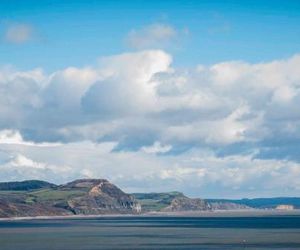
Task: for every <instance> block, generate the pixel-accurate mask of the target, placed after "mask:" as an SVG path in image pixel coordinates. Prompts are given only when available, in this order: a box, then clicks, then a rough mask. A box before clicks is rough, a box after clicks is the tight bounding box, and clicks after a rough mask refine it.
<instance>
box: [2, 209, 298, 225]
mask: <svg viewBox="0 0 300 250" xmlns="http://www.w3.org/2000/svg"><path fill="white" fill-rule="evenodd" d="M262 216H263V217H272V216H300V209H294V210H276V209H245V210H214V211H182V212H148V213H142V214H97V215H81V214H79V215H53V216H51V215H50V216H49V215H45V216H43V215H41V216H25V217H24V216H23V217H7V218H6V217H5V218H0V222H2V221H25V220H60V219H62V220H64V219H92V218H110V217H111V218H118V217H129V218H130V217H154V218H155V217H199V218H205V217H208V218H209V217H233V218H234V217H262Z"/></svg>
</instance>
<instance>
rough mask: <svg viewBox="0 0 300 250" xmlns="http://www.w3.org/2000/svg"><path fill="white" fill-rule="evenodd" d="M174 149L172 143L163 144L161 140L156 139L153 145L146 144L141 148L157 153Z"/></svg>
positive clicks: (147, 151) (149, 152)
mask: <svg viewBox="0 0 300 250" xmlns="http://www.w3.org/2000/svg"><path fill="white" fill-rule="evenodd" d="M171 149H172V146H171V145H162V144H161V143H160V142H158V141H156V142H154V143H153V145H151V146H144V147H142V148H141V150H142V151H143V152H145V153H148V154H157V153H167V152H169V151H170V150H171Z"/></svg>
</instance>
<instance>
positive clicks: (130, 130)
mask: <svg viewBox="0 0 300 250" xmlns="http://www.w3.org/2000/svg"><path fill="white" fill-rule="evenodd" d="M299 53H300V2H299V1H284V2H282V1H175V0H174V1H26V0H25V1H6V0H3V1H1V2H0V181H9V180H23V179H44V180H48V181H52V182H55V183H62V182H66V181H70V180H72V179H75V178H83V177H88V178H107V179H109V180H111V181H112V182H114V183H116V184H118V185H120V186H121V187H122V188H123V189H125V190H126V191H128V192H143V191H145V192H152V191H170V190H178V191H183V192H185V193H186V194H188V195H191V196H200V197H262V196H297V195H298V194H299V189H300V158H299V154H298V150H297V149H298V148H299V146H300V112H299V108H298V107H299V103H300V71H299V68H300V54H299Z"/></svg>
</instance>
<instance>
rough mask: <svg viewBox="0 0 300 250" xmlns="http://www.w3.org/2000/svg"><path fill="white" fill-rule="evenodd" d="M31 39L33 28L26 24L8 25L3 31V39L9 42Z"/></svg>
mask: <svg viewBox="0 0 300 250" xmlns="http://www.w3.org/2000/svg"><path fill="white" fill-rule="evenodd" d="M32 39H33V28H32V26H30V25H28V24H14V25H10V26H9V27H8V28H7V30H6V33H5V40H6V41H8V42H10V43H15V44H22V43H26V42H28V41H30V40H32Z"/></svg>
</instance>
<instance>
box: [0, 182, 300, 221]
mask: <svg viewBox="0 0 300 250" xmlns="http://www.w3.org/2000/svg"><path fill="white" fill-rule="evenodd" d="M294 208H300V198H296V197H293V198H291V197H287V198H260V199H241V200H229V199H200V198H189V197H187V196H185V195H184V194H183V193H180V192H165V193H133V194H127V193H125V192H123V191H122V190H121V189H120V188H118V187H117V186H116V185H114V184H112V183H110V182H109V181H107V180H105V179H79V180H75V181H72V182H69V183H67V184H64V185H55V184H52V183H49V182H45V181H40V180H29V181H22V182H3V183H0V217H2V218H7V217H26V216H64V215H100V214H140V213H149V212H183V211H214V210H242V209H288V210H291V209H294Z"/></svg>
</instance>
